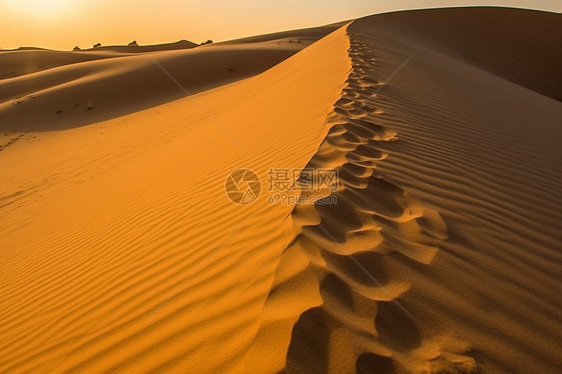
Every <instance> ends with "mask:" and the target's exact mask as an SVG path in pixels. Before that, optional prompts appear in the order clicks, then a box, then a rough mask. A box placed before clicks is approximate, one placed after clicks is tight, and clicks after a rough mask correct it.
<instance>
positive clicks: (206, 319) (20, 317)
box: [0, 29, 350, 372]
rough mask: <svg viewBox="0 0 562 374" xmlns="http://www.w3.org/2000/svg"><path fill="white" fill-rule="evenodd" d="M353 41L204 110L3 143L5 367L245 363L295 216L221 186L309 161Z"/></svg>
mask: <svg viewBox="0 0 562 374" xmlns="http://www.w3.org/2000/svg"><path fill="white" fill-rule="evenodd" d="M348 47H349V42H348V39H347V37H346V33H345V29H341V30H339V31H337V32H336V33H334V34H332V35H330V36H328V37H326V38H324V39H322V40H321V41H319V42H318V43H316V44H314V45H312V46H311V47H309V48H307V49H305V50H303V51H302V52H300V53H298V54H297V55H295V56H293V57H291V58H289V59H288V60H286V61H284V62H283V63H281V64H280V65H278V66H276V67H274V68H272V69H271V70H269V71H267V72H265V73H263V74H261V75H259V76H257V77H254V78H251V79H249V80H245V81H242V82H239V83H236V84H234V85H230V86H227V87H224V88H219V89H216V90H213V91H209V92H205V93H202V94H200V95H197V96H196V100H197V102H194V101H193V100H192V99H191V98H184V99H182V100H178V101H175V102H173V103H169V104H165V105H162V106H158V107H155V108H152V109H150V110H146V111H142V112H139V113H136V114H132V115H129V116H126V117H120V118H117V119H114V120H110V121H106V122H101V123H98V124H92V125H90V126H85V127H81V128H75V129H71V130H66V131H60V132H55V131H52V132H48V133H28V134H24V135H23V136H21V137H18V138H15V139H16V140H14V141H12V142H11V143H10V144H9V145H8V146H6V147H4V148H3V150H2V151H1V154H0V169H1V170H2V173H1V174H0V176H1V181H0V196H1V200H0V201H1V205H2V207H1V208H0V209H1V210H2V219H1V223H0V227H1V228H0V230H1V233H0V247H1V248H2V252H1V253H2V261H1V262H0V274H1V276H2V282H1V298H0V303H1V305H2V308H3V309H2V311H1V312H0V313H1V314H0V321H1V323H0V336H1V339H0V342H1V343H0V352H1V353H0V371H2V372H6V371H8V372H30V371H32V372H45V371H47V372H80V371H83V372H92V371H93V372H100V371H121V370H122V371H135V372H142V371H145V372H157V371H170V370H172V371H180V372H182V371H185V370H186V368H189V367H191V368H194V369H193V371H194V372H227V371H229V370H232V368H233V367H236V366H239V365H240V360H241V356H242V354H243V352H244V351H245V350H246V349H247V348H248V346H249V345H250V343H251V341H252V340H253V338H254V335H255V333H256V330H257V328H258V324H259V318H260V317H259V316H260V314H261V310H262V306H263V301H264V299H265V297H266V295H267V293H268V291H269V286H270V283H271V280H272V276H273V271H274V268H275V265H276V263H277V261H278V256H279V255H280V253H281V252H282V250H283V248H284V247H285V246H286V244H287V241H290V240H291V235H292V234H291V233H292V225H291V222H290V220H284V219H285V218H286V217H287V215H288V214H289V213H290V210H291V208H290V207H288V206H270V205H268V204H267V202H266V198H265V192H264V195H263V196H264V197H263V198H261V199H260V200H259V201H257V202H256V203H254V204H253V205H252V206H248V207H243V206H238V205H235V204H234V203H232V202H231V201H230V200H228V198H227V196H226V195H225V193H224V181H225V179H226V177H227V175H228V174H229V173H230V172H231V171H232V170H233V169H236V168H240V167H249V168H252V169H253V170H256V171H257V172H259V174H260V176H261V177H262V178H263V180H264V181H265V179H266V175H267V170H268V168H269V167H270V166H271V165H276V166H278V167H286V168H296V169H300V168H302V167H303V166H304V165H305V164H306V162H307V160H308V159H309V158H310V157H311V156H312V154H313V153H314V151H315V149H316V147H317V145H318V143H319V142H320V140H321V139H322V138H323V137H324V136H325V134H326V131H327V128H326V127H325V120H326V116H327V115H328V113H329V112H330V110H331V108H332V104H333V103H334V102H335V101H336V100H338V98H339V95H340V92H341V89H342V88H343V86H344V82H345V79H346V77H347V72H348V70H349V68H350V64H349V60H348V57H347V54H346V51H347V49H348ZM127 61H130V60H127ZM164 63H165V62H164ZM199 105H202V106H203V107H204V108H206V109H207V110H208V111H209V112H210V113H211V114H212V115H213V118H214V119H216V120H217V121H219V123H220V124H221V125H222V126H224V128H226V129H227V130H228V132H229V133H230V134H231V135H232V136H233V137H234V138H236V139H237V141H238V142H239V145H238V144H237V143H235V142H233V141H232V139H231V138H230V137H229V136H228V135H227V134H226V133H225V132H224V131H223V130H222V129H221V128H220V127H219V126H218V125H217V123H215V122H214V120H213V119H211V118H210V117H209V116H207V115H206V114H205V113H204V112H203V111H202V110H201V107H200V106H199ZM12 136H13V135H9V136H6V137H3V138H2V139H5V140H8V139H9V138H11V137H12ZM241 147H242V148H241ZM264 183H265V182H264ZM264 189H265V185H264ZM234 234H235V235H234ZM219 346H220V349H217V347H219Z"/></svg>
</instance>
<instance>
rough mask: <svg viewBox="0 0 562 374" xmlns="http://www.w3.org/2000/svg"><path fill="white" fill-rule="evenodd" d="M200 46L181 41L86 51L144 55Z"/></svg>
mask: <svg viewBox="0 0 562 374" xmlns="http://www.w3.org/2000/svg"><path fill="white" fill-rule="evenodd" d="M198 45H199V44H195V43H193V42H190V41H189V40H179V41H177V42H173V43H163V44H152V45H103V46H101V47H95V48H88V49H86V51H96V52H99V51H109V52H118V53H144V52H159V51H174V50H177V49H191V48H195V47H197V46H198Z"/></svg>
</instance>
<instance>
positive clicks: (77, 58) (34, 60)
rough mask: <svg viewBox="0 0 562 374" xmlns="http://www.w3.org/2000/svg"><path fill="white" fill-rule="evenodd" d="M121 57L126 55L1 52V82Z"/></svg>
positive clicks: (42, 51)
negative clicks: (83, 63) (58, 68)
mask: <svg viewBox="0 0 562 374" xmlns="http://www.w3.org/2000/svg"><path fill="white" fill-rule="evenodd" d="M119 56H124V55H123V54H117V53H85V52H64V51H50V50H17V51H3V52H0V82H1V80H2V79H7V78H15V77H18V76H20V75H25V74H31V73H37V72H39V71H43V70H47V69H52V68H54V67H58V66H63V65H70V64H75V63H78V62H84V61H91V60H99V59H104V58H111V57H119Z"/></svg>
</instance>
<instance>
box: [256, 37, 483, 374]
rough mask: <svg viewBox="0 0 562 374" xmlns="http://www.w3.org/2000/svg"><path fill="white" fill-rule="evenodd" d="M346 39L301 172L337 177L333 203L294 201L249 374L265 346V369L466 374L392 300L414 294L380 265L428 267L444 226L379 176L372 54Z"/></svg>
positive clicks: (454, 353) (462, 359)
mask: <svg viewBox="0 0 562 374" xmlns="http://www.w3.org/2000/svg"><path fill="white" fill-rule="evenodd" d="M348 37H349V39H350V49H349V51H348V54H349V57H350V59H351V61H352V69H351V71H350V73H349V75H348V79H347V80H346V87H345V88H344V89H343V91H342V96H341V98H340V99H339V100H338V101H337V103H336V104H335V106H334V111H333V112H332V114H331V116H330V117H329V119H328V122H327V123H328V125H329V128H330V130H329V132H328V135H327V136H326V138H325V139H324V141H323V142H322V143H321V145H320V147H319V149H318V151H317V152H316V154H315V155H314V157H313V158H312V159H311V160H310V161H309V162H308V164H307V165H306V167H305V169H309V168H311V169H332V168H335V169H336V170H338V175H339V186H338V190H337V191H336V192H333V193H331V194H325V197H328V196H330V195H331V196H334V197H336V199H337V203H336V204H334V205H330V204H328V205H321V204H311V203H309V204H297V205H296V206H295V207H294V209H293V211H292V212H291V215H292V220H293V222H294V225H295V231H296V232H297V236H296V237H295V238H294V239H293V240H292V241H291V244H290V245H289V246H288V247H287V248H285V250H284V251H283V254H282V255H281V259H280V264H279V266H278V267H277V270H276V277H275V282H274V284H273V286H272V289H271V291H270V294H269V296H268V299H267V301H266V304H265V306H264V317H263V320H264V322H263V325H262V327H261V329H260V332H259V333H258V335H257V338H256V341H255V343H254V344H255V347H256V348H255V349H256V351H257V352H256V353H255V357H253V360H251V361H250V364H249V367H248V370H250V368H251V367H255V365H256V363H257V362H258V356H259V354H262V350H263V349H264V346H266V347H269V346H275V347H276V348H275V349H273V348H272V349H271V350H270V351H268V354H269V355H268V357H270V360H268V364H270V365H271V366H266V367H260V369H262V370H263V372H279V371H287V372H291V373H293V372H307V373H313V372H314V373H316V372H317V373H326V372H346V373H350V372H357V373H363V372H365V373H367V372H372V370H373V369H374V368H376V369H377V370H378V372H392V371H393V370H394V369H393V368H396V370H400V371H404V372H453V371H462V372H472V371H473V370H474V369H475V368H476V364H475V361H474V359H473V358H471V357H469V356H466V355H465V354H466V353H467V352H468V351H470V350H471V346H470V344H468V343H466V342H461V341H458V340H456V339H455V338H454V337H453V336H451V335H450V334H448V335H447V334H445V332H444V331H440V332H438V333H436V334H434V336H432V337H431V338H429V339H425V338H423V339H422V337H421V335H420V333H419V332H418V328H419V326H418V324H419V323H420V322H419V321H418V320H417V319H416V317H414V316H413V315H411V314H410V312H409V311H408V310H407V309H406V308H405V307H404V306H403V305H402V304H401V302H400V296H401V295H402V294H403V293H405V292H407V291H408V290H409V289H410V287H411V285H410V283H409V282H408V281H407V280H403V279H400V277H398V278H397V279H393V278H395V277H394V275H393V272H392V271H391V265H390V264H389V263H388V260H386V259H385V257H386V256H387V255H389V254H391V253H394V252H398V253H399V255H401V256H406V257H408V258H410V259H412V260H414V261H416V262H419V263H421V264H430V263H431V261H432V259H433V257H434V256H435V254H436V253H437V251H439V249H438V246H439V244H440V243H441V242H442V241H443V240H446V239H447V227H446V224H445V223H444V221H443V220H442V218H441V217H440V216H439V214H438V213H437V212H436V211H434V210H431V209H428V208H426V207H424V206H423V205H422V204H420V203H419V202H417V201H416V200H415V199H413V198H411V197H410V196H409V195H408V194H407V192H405V191H404V190H403V189H401V188H400V187H398V186H397V185H395V184H392V183H390V182H388V181H387V180H386V178H385V176H384V174H382V173H380V172H378V171H377V169H376V165H377V163H378V162H379V161H381V160H383V159H385V158H386V157H387V156H388V155H387V154H385V153H384V152H381V151H380V145H381V144H384V143H386V142H393V141H395V140H396V139H397V134H396V132H394V131H391V130H388V129H386V128H385V127H383V126H381V125H378V124H377V122H379V121H378V117H380V116H381V115H382V114H383V113H384V112H383V111H382V110H381V109H380V108H378V107H377V93H378V92H379V91H380V90H381V89H382V87H383V85H384V84H386V82H380V81H377V80H374V79H373V78H372V77H371V76H370V72H372V71H373V70H374V69H375V66H376V57H375V54H374V51H373V47H372V46H369V45H367V44H366V43H364V42H362V41H361V39H360V37H359V36H358V35H355V34H354V33H353V32H348ZM303 194H304V195H311V194H312V193H311V192H303ZM305 295H306V296H305ZM299 299H300V300H301V301H300V302H295V300H299ZM305 300H306V301H305ZM289 304H293V306H292V307H291V308H290V309H288V308H287V305H289ZM294 304H297V305H294ZM287 309H288V310H287ZM281 329H283V330H284V333H283V335H282V336H283V345H281V343H280V339H279V338H280V336H279V335H280V334H281V333H280V330H281ZM280 347H283V349H282V350H279V348H280ZM275 352H277V353H278V357H277V359H276V360H273V359H271V358H272V356H274V355H275Z"/></svg>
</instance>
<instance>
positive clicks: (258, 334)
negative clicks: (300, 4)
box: [0, 8, 562, 373]
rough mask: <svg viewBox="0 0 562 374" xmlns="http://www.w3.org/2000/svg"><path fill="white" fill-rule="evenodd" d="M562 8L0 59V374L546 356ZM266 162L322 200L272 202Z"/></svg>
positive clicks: (497, 368) (559, 175)
mask: <svg viewBox="0 0 562 374" xmlns="http://www.w3.org/2000/svg"><path fill="white" fill-rule="evenodd" d="M560 17H561V15H554V14H549V13H542V12H535V11H524V10H514V9H507V8H462V9H441V10H431V11H409V12H398V13H389V14H384V15H375V16H372V17H367V18H364V19H360V20H357V21H353V22H350V23H346V24H343V25H337V29H336V30H335V31H333V32H331V33H330V34H329V35H327V36H324V37H322V36H323V35H326V33H327V32H330V31H332V30H333V28H335V26H331V27H332V29H330V30H328V29H326V28H320V29H318V30H323V31H322V32H323V34H322V33H318V34H314V35H316V39H315V40H316V41H315V40H314V38H313V36H311V34H310V30H309V31H308V32H307V33H300V35H301V38H302V41H301V43H297V42H295V41H294V40H298V37H297V36H298V34H299V33H298V32H291V33H288V34H285V36H283V35H273V36H271V35H270V36H263V37H255V38H249V39H243V40H240V41H238V42H231V43H224V44H222V45H221V44H217V45H210V46H203V47H196V48H191V49H187V50H172V51H166V50H164V51H155V52H134V53H128V54H127V53H125V54H124V53H123V52H122V51H119V52H104V53H105V54H109V55H111V54H115V55H111V56H110V57H107V56H105V55H104V54H103V53H100V54H99V57H97V56H98V52H83V53H84V54H85V55H87V54H88V53H95V54H93V55H89V56H90V57H91V58H90V57H88V59H87V60H72V59H73V58H76V57H70V56H78V57H80V56H82V53H79V54H78V55H72V54H71V53H70V52H69V53H68V54H67V53H64V54H63V53H61V54H60V56H59V55H55V54H53V53H55V52H49V51H33V52H32V53H44V52H46V53H49V56H57V58H58V59H59V60H58V61H59V62H54V63H53V66H52V67H50V68H48V69H45V70H44V71H40V72H34V71H28V70H26V68H25V67H21V68H20V70H18V71H19V73H18V76H17V77H14V78H7V79H4V80H0V129H1V133H0V170H1V173H0V213H1V216H0V248H1V251H0V253H1V256H2V261H1V262H0V277H1V279H2V281H1V283H0V294H1V297H0V303H1V304H0V305H1V308H0V337H1V339H0V372H10V373H12V372H13V373H28V372H57V373H58V372H61V373H62V372H73V373H74V372H179V373H183V372H194V373H216V372H225V373H231V372H240V373H274V372H288V373H293V372H295V373H296V372H303V373H314V372H318V373H424V372H436V373H437V372H450V373H455V372H464V373H477V372H484V373H496V372H499V373H513V372H520V373H530V372H543V373H556V372H558V370H559V369H560V367H562V361H561V359H560V355H559V342H560V341H561V338H562V336H561V329H560V326H561V321H562V312H560V310H562V308H561V306H562V297H561V296H560V292H559V291H560V289H561V280H560V276H559V275H560V271H561V270H562V269H561V267H562V266H561V265H562V256H561V255H560V249H561V243H562V234H561V233H560V227H561V225H562V214H561V213H560V212H561V211H562V210H561V208H562V193H561V192H562V191H561V190H562V187H560V186H561V185H562V184H561V183H560V182H561V181H562V163H561V161H562V152H561V150H562V144H561V137H560V128H559V125H560V118H562V104H561V102H560V101H559V100H560V98H561V97H562V96H561V95H560V87H562V85H561V84H560V72H559V70H558V69H556V68H555V67H556V66H562V55H561V54H560V53H557V52H556V51H557V48H558V49H559V46H560V40H559V39H560V36H559V35H562V33H561V32H559V31H562V30H560V25H561V23H560ZM530 24H532V25H533V28H532V30H531V29H530V28H529V27H527V28H522V27H520V25H530ZM506 30H507V31H509V32H507V31H506ZM553 30H555V31H556V30H558V32H557V33H554V34H551V32H552V31H553ZM547 34H548V35H549V37H545V36H544V35H547ZM284 38H285V39H284ZM511 38H512V39H511ZM318 39H319V40H318ZM289 40H291V42H289ZM299 44H300V46H299ZM304 47H306V48H304ZM527 48H531V49H532V53H530V52H527V53H523V52H525V51H529V49H527ZM6 53H30V51H17V52H3V53H2V54H0V61H1V59H2V58H5V57H6V56H8V55H6ZM494 53H497V55H494ZM44 56H47V54H45V55H44ZM105 57H107V58H105ZM10 58H12V59H14V58H15V59H17V58H20V57H18V56H16V57H14V56H12V57H10ZM41 58H43V57H41ZM45 58H47V57H45ZM49 58H51V57H49ZM80 58H81V57H80ZM13 61H15V60H13ZM155 61H156V63H155ZM158 64H161V66H162V67H164V70H165V71H167V72H168V73H169V74H170V75H172V76H173V77H174V79H177V81H178V83H179V84H180V85H181V86H182V87H185V88H186V89H188V90H189V93H192V94H193V96H189V97H186V93H185V92H183V91H182V90H181V89H180V88H179V87H178V85H177V84H176V83H175V82H174V81H172V80H171V79H170V78H169V76H168V75H167V73H166V72H165V71H164V70H162V69H161V68H159V66H158ZM213 64H214V65H213ZM229 64H233V65H236V67H237V68H235V69H233V70H229V69H228V68H227V67H226V65H229ZM16 65H17V64H16ZM55 65H56V66H55ZM206 67H208V69H206ZM204 68H205V69H204ZM194 72H195V73H194ZM18 96H21V97H18ZM16 101H19V103H17V104H16V103H15V102H16ZM76 104H78V106H75V105H76ZM88 107H91V109H89V110H88ZM59 110H61V112H59V113H57V111H59ZM272 167H273V168H288V169H295V170H303V169H305V168H330V169H336V170H338V172H339V177H340V183H339V185H338V188H337V190H336V191H330V190H328V189H324V190H322V192H321V193H322V194H323V196H332V197H336V198H337V203H336V204H332V205H320V204H309V203H299V204H296V205H287V204H271V203H268V196H270V192H268V191H266V187H267V186H266V183H265V181H266V180H267V178H268V170H269V169H270V168H272ZM239 168H249V169H251V170H253V171H254V172H256V173H257V174H258V176H259V177H260V178H261V180H262V182H263V185H262V193H261V194H260V196H259V197H258V198H257V200H256V201H255V202H253V203H252V204H249V205H245V206H241V205H237V204H234V203H233V202H232V201H230V200H229V198H228V196H227V195H226V194H225V192H224V183H225V180H226V178H227V177H228V175H229V174H230V173H231V172H232V171H233V170H235V169H239ZM297 193H300V194H302V196H304V197H306V196H308V195H310V192H307V191H300V192H299V191H297Z"/></svg>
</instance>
